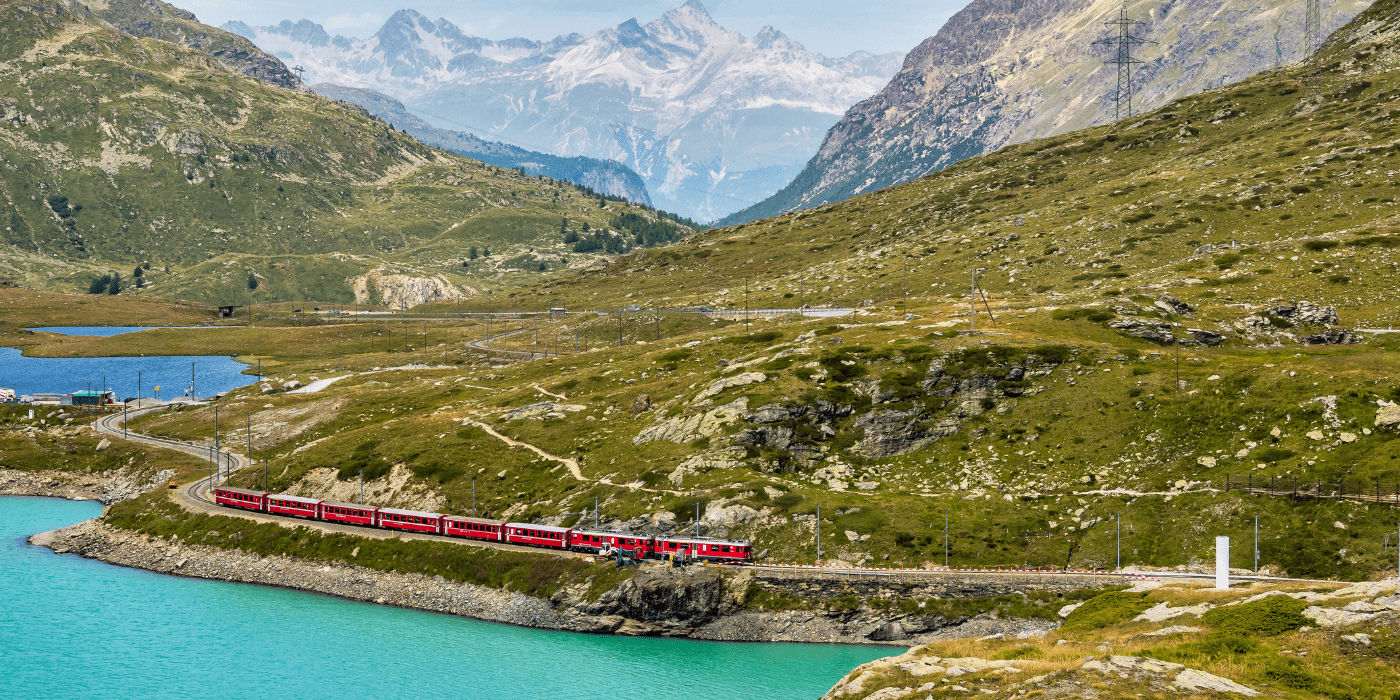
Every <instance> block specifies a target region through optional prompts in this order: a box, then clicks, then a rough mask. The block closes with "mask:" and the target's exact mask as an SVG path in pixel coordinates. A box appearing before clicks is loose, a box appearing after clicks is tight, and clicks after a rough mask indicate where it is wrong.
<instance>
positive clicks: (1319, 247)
mask: <svg viewBox="0 0 1400 700" xmlns="http://www.w3.org/2000/svg"><path fill="white" fill-rule="evenodd" d="M1303 247H1304V248H1307V249H1308V250H1311V251H1313V252H1321V251H1324V250H1329V249H1331V248H1336V247H1337V242H1336V241H1308V242H1307V243H1304V244H1303Z"/></svg>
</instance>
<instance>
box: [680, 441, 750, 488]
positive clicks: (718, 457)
mask: <svg viewBox="0 0 1400 700" xmlns="http://www.w3.org/2000/svg"><path fill="white" fill-rule="evenodd" d="M746 454H747V452H746V451H745V450H744V448H742V447H725V448H722V449H718V450H710V451H709V452H704V453H701V454H698V455H691V456H689V457H686V458H685V459H683V460H681V463H680V464H678V465H676V469H675V471H672V472H671V474H670V477H669V478H670V480H671V485H672V486H675V487H677V488H679V487H680V485H681V482H682V481H684V480H685V477H687V476H694V475H696V474H704V473H705V472H707V471H710V470H711V469H737V468H738V467H740V466H743V463H744V456H745V455H746Z"/></svg>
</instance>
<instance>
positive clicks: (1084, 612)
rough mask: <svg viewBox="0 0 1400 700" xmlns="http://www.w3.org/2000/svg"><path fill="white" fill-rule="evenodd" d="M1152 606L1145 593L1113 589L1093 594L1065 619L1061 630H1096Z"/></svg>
mask: <svg viewBox="0 0 1400 700" xmlns="http://www.w3.org/2000/svg"><path fill="white" fill-rule="evenodd" d="M1150 607H1152V603H1150V602H1148V600H1147V594H1146V593H1122V592H1119V591H1113V592H1110V593H1104V594H1103V595H1099V596H1095V597H1093V598H1090V599H1089V600H1088V601H1086V602H1085V603H1084V604H1083V605H1081V606H1079V607H1078V608H1075V610H1074V612H1072V613H1070V614H1069V617H1068V618H1066V619H1065V624H1064V625H1063V626H1061V627H1060V630H1061V631H1062V632H1073V631H1087V630H1096V629H1100V628H1102V627H1107V626H1109V625H1113V624H1117V623H1119V622H1122V621H1123V620H1127V619H1129V618H1131V617H1133V616H1135V615H1137V614H1138V613H1140V612H1142V611H1144V610H1146V609H1148V608H1150Z"/></svg>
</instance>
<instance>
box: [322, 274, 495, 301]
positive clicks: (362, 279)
mask: <svg viewBox="0 0 1400 700" xmlns="http://www.w3.org/2000/svg"><path fill="white" fill-rule="evenodd" d="M345 282H346V284H348V285H350V290H351V291H352V292H354V293H355V303H357V304H378V305H380V306H387V307H389V308H391V309H397V308H409V309H411V308H413V307H415V306H418V305H419V304H426V303H428V302H430V301H455V300H458V299H471V298H473V297H475V296H476V293H475V291H474V290H473V291H471V292H470V293H469V292H464V291H462V290H461V289H458V288H457V287H456V286H455V285H453V284H452V283H451V282H449V281H447V278H446V277H443V276H442V275H433V276H431V277H414V276H412V275H401V274H386V273H384V272H382V271H380V270H371V271H369V272H367V273H365V274H363V275H358V276H355V277H351V278H349V279H347V280H345Z"/></svg>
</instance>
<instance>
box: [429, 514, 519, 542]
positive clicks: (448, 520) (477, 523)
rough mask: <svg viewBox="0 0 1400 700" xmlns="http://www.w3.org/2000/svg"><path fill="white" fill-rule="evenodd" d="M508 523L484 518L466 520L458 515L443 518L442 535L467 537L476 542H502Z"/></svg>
mask: <svg viewBox="0 0 1400 700" xmlns="http://www.w3.org/2000/svg"><path fill="white" fill-rule="evenodd" d="M505 525H506V521H504V520H486V519H483V518H464V517H461V516H458V515H447V516H443V522H442V533H443V534H444V535H452V536H453V537H466V538H470V539H474V540H490V541H492V542H500V541H501V540H502V538H503V537H504V531H505Z"/></svg>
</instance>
